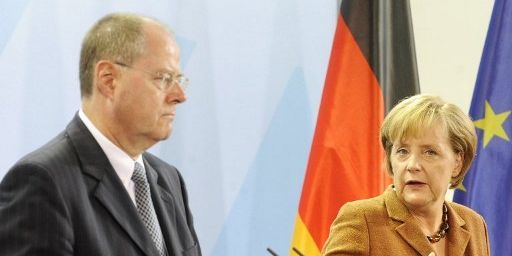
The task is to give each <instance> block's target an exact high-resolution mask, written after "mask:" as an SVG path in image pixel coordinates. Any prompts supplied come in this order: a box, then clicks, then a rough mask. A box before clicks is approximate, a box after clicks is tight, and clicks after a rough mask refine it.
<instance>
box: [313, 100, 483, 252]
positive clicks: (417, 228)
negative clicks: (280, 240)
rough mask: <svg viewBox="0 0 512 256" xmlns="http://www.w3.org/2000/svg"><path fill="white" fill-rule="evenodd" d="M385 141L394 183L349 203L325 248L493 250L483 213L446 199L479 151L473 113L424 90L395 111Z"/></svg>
mask: <svg viewBox="0 0 512 256" xmlns="http://www.w3.org/2000/svg"><path fill="white" fill-rule="evenodd" d="M381 141H382V145H383V147H384V150H385V152H386V169H387V170H388V172H389V174H390V175H391V176H392V178H393V185H391V186H390V187H389V188H388V189H386V191H385V192H384V193H383V194H382V195H380V196H378V197H375V198H371V199H366V200H360V201H354V202H350V203H346V204H345V205H343V206H342V207H341V209H340V211H339V214H338V216H337V217H336V219H335V221H334V223H333V224H332V226H331V231H330V235H329V238H328V239H327V242H326V244H325V246H324V249H323V252H322V255H329V256H333V255H429V256H430V255H451V256H453V255H478V256H481V255H489V238H488V235H487V226H486V224H485V221H484V219H483V218H482V216H480V215H479V214H477V213H476V212H475V211H473V210H471V209H469V208H467V207H465V206H462V205H459V204H457V203H452V202H446V201H445V195H446V192H447V190H448V188H449V187H450V188H455V187H457V186H458V185H459V184H460V183H461V182H462V180H463V178H464V176H465V175H466V173H467V171H468V169H469V166H470V164H471V162H472V161H473V158H474V154H475V150H476V134H475V128H474V125H473V123H472V121H471V119H470V118H469V117H468V116H467V115H466V114H464V113H463V112H462V111H461V110H460V109H459V108H458V107H457V106H455V105H453V104H450V103H446V102H445V101H443V100H442V99H441V98H439V97H435V96H430V95H416V96H413V97H411V98H408V99H405V100H403V101H402V102H400V103H399V104H398V105H397V106H395V107H394V108H393V109H392V110H391V111H390V112H389V114H388V115H387V116H386V118H385V119H384V122H383V125H382V128H381Z"/></svg>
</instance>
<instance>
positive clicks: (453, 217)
mask: <svg viewBox="0 0 512 256" xmlns="http://www.w3.org/2000/svg"><path fill="white" fill-rule="evenodd" d="M447 206H448V225H450V229H449V230H448V243H449V244H448V255H452V256H457V255H464V252H465V250H466V247H467V245H468V243H469V239H470V238H471V234H470V233H469V232H468V231H467V230H466V229H464V225H466V222H465V221H464V219H462V217H460V216H459V214H457V212H456V211H455V210H454V209H453V208H452V207H451V206H450V203H448V204H447Z"/></svg>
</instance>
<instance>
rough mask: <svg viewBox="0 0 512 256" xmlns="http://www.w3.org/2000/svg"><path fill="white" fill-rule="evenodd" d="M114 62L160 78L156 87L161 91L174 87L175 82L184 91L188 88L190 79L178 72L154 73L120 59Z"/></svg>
mask: <svg viewBox="0 0 512 256" xmlns="http://www.w3.org/2000/svg"><path fill="white" fill-rule="evenodd" d="M114 64H116V65H119V66H121V67H124V68H130V69H133V70H137V71H140V72H144V73H146V74H148V75H151V76H152V77H153V79H154V80H160V81H159V83H158V85H157V87H158V89H160V90H162V91H168V90H169V89H171V88H174V85H175V84H177V85H178V86H179V87H180V88H181V90H183V91H186V90H187V88H188V85H189V84H190V80H189V79H188V77H186V76H185V75H184V74H182V73H179V74H177V75H173V74H171V73H163V72H157V73H154V72H150V71H147V70H144V69H140V68H135V67H133V66H131V65H128V64H125V63H123V62H120V61H114Z"/></svg>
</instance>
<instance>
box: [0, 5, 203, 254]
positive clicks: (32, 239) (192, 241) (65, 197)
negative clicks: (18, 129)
mask: <svg viewBox="0 0 512 256" xmlns="http://www.w3.org/2000/svg"><path fill="white" fill-rule="evenodd" d="M187 82H188V81H187V79H186V78H185V77H184V76H183V75H182V74H181V68H180V65H179V49H178V46H177V44H176V41H175V39H174V36H173V34H172V33H171V32H170V31H169V30H168V29H167V28H166V27H165V26H164V25H163V24H161V23H160V22H158V21H156V20H154V19H151V18H147V17H142V16H138V15H134V14H111V15H108V16H106V17H104V18H102V19H101V20H100V21H98V22H97V23H96V24H95V25H94V26H93V27H92V28H91V30H90V31H89V32H88V34H87V35H86V36H85V38H84V41H83V44H82V50H81V55H80V89H81V99H82V105H81V108H80V110H79V112H78V114H77V115H76V116H75V117H74V119H73V120H72V121H71V122H70V123H69V124H68V126H67V127H66V129H65V130H64V131H63V132H62V133H61V134H59V135H57V137H56V138H54V139H53V140H51V141H50V142H48V143H47V144H46V145H44V146H43V147H41V148H40V149H38V150H36V151H34V152H32V153H30V154H29V155H27V156H25V157H24V158H22V159H21V160H20V161H19V162H17V163H16V164H15V165H14V166H13V167H12V168H11V170H9V172H8V173H7V174H6V176H5V177H4V179H3V180H2V182H1V183H0V220H1V221H0V255H9V256H18V255H51V256H59V255H87V256H100V255H108V256H114V255H119V256H130V255H189V256H190V255H201V251H200V247H199V243H198V240H197V236H196V233H195V231H194V226H193V222H192V216H191V213H190V209H189V207H188V199H187V191H186V189H185V184H184V182H183V179H182V177H181V175H180V173H179V172H178V171H177V170H176V168H174V167H173V166H171V165H169V164H167V163H165V162H164V161H162V160H160V159H159V158H157V157H156V156H154V155H151V154H150V153H147V152H145V151H146V150H147V149H148V148H149V147H151V146H152V145H154V144H155V143H157V142H158V141H161V140H164V139H166V138H168V137H169V135H170V134H171V131H172V123H173V120H174V116H175V111H176V106H177V105H178V104H179V103H182V102H184V101H185V100H186V97H185V87H186V85H187Z"/></svg>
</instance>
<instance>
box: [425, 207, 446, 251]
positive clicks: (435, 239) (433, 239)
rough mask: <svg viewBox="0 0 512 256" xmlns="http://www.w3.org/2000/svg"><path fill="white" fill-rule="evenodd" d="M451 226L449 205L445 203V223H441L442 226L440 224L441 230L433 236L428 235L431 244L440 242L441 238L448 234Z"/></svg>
mask: <svg viewBox="0 0 512 256" xmlns="http://www.w3.org/2000/svg"><path fill="white" fill-rule="evenodd" d="M449 228H450V226H449V225H448V207H447V206H446V203H443V223H441V226H439V231H437V233H435V234H433V235H432V236H427V239H428V241H429V242H430V243H431V244H433V243H437V242H439V240H441V239H442V238H444V237H445V236H446V234H447V233H448V229H449Z"/></svg>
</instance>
